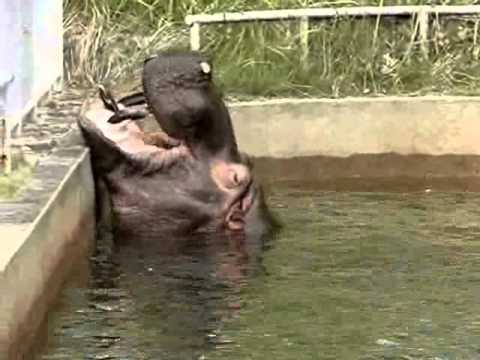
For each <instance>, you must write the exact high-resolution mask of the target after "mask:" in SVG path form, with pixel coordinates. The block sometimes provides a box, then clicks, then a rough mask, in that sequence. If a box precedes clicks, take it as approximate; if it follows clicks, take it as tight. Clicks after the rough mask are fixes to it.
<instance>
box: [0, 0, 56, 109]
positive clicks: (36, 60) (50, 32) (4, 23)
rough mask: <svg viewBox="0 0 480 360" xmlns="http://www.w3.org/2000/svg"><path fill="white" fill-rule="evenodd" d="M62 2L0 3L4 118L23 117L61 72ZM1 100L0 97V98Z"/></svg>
mask: <svg viewBox="0 0 480 360" xmlns="http://www.w3.org/2000/svg"><path fill="white" fill-rule="evenodd" d="M62 16H63V12H62V0H8V1H7V0H2V1H0V92H1V90H2V85H4V84H5V82H8V81H9V80H10V79H11V78H12V76H13V77H14V79H13V81H12V82H11V84H10V85H9V86H8V85H7V90H8V91H7V94H6V104H5V106H4V108H5V110H4V111H5V114H4V115H5V116H6V117H7V118H19V117H22V116H24V115H25V114H26V113H28V111H30V109H31V108H32V107H33V106H34V105H35V103H36V102H37V101H38V99H39V98H40V97H41V96H42V95H44V94H45V93H46V92H47V91H48V90H49V89H50V87H51V86H52V84H54V83H55V81H57V80H58V79H59V78H61V76H62V72H63V64H62V62H63V59H62V53H63V50H62V47H63V29H62ZM0 97H1V94H0Z"/></svg>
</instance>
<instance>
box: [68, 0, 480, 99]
mask: <svg viewBox="0 0 480 360" xmlns="http://www.w3.org/2000/svg"><path fill="white" fill-rule="evenodd" d="M472 1H473V0H470V1H467V0H451V1H448V0H446V1H436V2H435V3H437V4H440V3H441V4H455V5H459V4H469V3H472ZM430 3H434V2H433V1H425V0H424V1H422V0H403V1H402V0H396V1H395V0H384V1H383V0H378V1H377V0H359V1H349V0H341V1H340V0H339V1H335V2H332V1H311V0H255V1H254V0H228V1H227V0H210V1H207V0H65V25H66V29H65V38H66V39H65V43H66V45H67V46H66V50H65V51H66V59H67V64H66V73H67V79H69V80H71V81H72V82H74V83H77V84H80V85H92V84H95V83H98V82H103V83H110V84H113V83H114V84H116V85H117V86H119V85H122V86H128V87H131V86H132V85H134V86H138V71H139V69H140V68H141V64H142V62H143V60H144V58H145V57H146V56H147V55H148V54H151V53H155V52H157V51H159V50H162V49H168V48H185V49H186V48H188V29H187V27H186V25H185V24H184V23H183V19H184V16H185V15H187V14H192V13H213V12H218V11H226V10H228V11H239V10H250V9H277V8H298V7H309V6H354V5H377V6H382V5H414V4H423V5H425V4H430ZM478 25H479V20H477V19H473V18H465V17H464V18H461V19H460V18H452V17H449V18H446V17H441V18H435V19H432V24H431V27H430V29H431V30H430V33H429V43H428V48H429V54H428V57H425V56H423V53H422V52H421V49H420V46H419V42H418V38H417V36H416V32H417V30H418V23H417V21H416V19H409V18H397V19H392V18H382V19H380V21H377V19H376V18H368V19H367V18H365V19H348V18H339V19H331V20H318V21H317V20H315V21H311V25H310V32H309V44H310V49H309V50H310V51H309V56H308V58H307V59H304V58H303V57H302V56H301V49H302V48H301V43H300V39H299V33H298V22H295V21H291V22H269V23H248V24H227V25H211V26H204V27H202V51H204V52H206V53H208V54H210V55H211V56H212V57H213V59H214V63H215V66H216V74H217V76H218V78H219V79H218V80H219V82H220V83H221V84H222V85H223V86H224V87H225V89H226V91H227V93H228V94H229V95H231V96H236V97H243V96H257V97H258V96H266V97H271V96H325V97H343V96H356V95H367V94H368V95H374V96H378V95H383V94H426V93H437V94H478V90H477V89H480V87H479V85H480V63H479V62H478V58H479V56H480V45H479V43H478V31H479V26H478ZM133 79H137V81H136V82H135V81H134V82H132V80H133Z"/></svg>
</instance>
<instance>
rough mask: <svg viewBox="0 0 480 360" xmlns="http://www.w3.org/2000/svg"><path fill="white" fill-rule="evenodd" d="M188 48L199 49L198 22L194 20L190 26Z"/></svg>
mask: <svg viewBox="0 0 480 360" xmlns="http://www.w3.org/2000/svg"><path fill="white" fill-rule="evenodd" d="M190 48H191V49H192V50H194V51H198V50H200V23H198V22H194V23H193V24H192V26H191V27H190Z"/></svg>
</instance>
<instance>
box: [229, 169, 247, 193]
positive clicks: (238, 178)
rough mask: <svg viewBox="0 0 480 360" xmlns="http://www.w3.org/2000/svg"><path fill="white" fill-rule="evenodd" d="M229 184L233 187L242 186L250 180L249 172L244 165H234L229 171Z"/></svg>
mask: <svg viewBox="0 0 480 360" xmlns="http://www.w3.org/2000/svg"><path fill="white" fill-rule="evenodd" d="M230 174H231V175H230V179H231V186H232V187H234V188H237V187H240V186H243V185H245V184H247V183H248V182H249V181H250V172H249V170H248V168H247V167H246V166H244V165H234V166H232V168H231V173H230Z"/></svg>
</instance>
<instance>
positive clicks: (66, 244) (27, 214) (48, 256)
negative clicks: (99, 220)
mask: <svg viewBox="0 0 480 360" xmlns="http://www.w3.org/2000/svg"><path fill="white" fill-rule="evenodd" d="M94 216H95V211H94V185H93V178H92V173H91V168H90V157H89V151H88V150H86V149H85V148H84V147H82V146H74V147H70V148H61V149H57V150H55V151H54V153H53V154H51V155H50V156H48V157H47V158H46V159H44V160H42V161H41V163H40V164H39V166H38V167H37V169H36V173H35V177H34V179H33V180H32V181H31V182H30V185H29V187H28V188H27V190H26V191H25V192H24V193H23V194H22V196H21V197H20V198H19V199H17V200H15V201H12V202H0V234H2V235H1V239H0V359H1V360H4V359H8V360H16V359H24V356H26V354H28V351H29V347H30V346H31V345H33V342H34V341H35V335H36V332H37V330H38V328H39V326H40V325H41V323H42V321H44V319H45V316H46V313H47V311H48V308H49V306H50V305H51V304H52V302H53V301H54V300H55V298H56V296H57V295H58V293H59V291H60V289H61V286H62V284H63V283H64V282H65V281H66V280H67V278H68V276H69V275H70V270H71V269H72V266H74V265H75V264H76V263H77V262H79V261H85V259H86V258H87V255H88V253H89V250H90V248H91V247H92V245H93V241H94V231H95V218H94Z"/></svg>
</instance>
